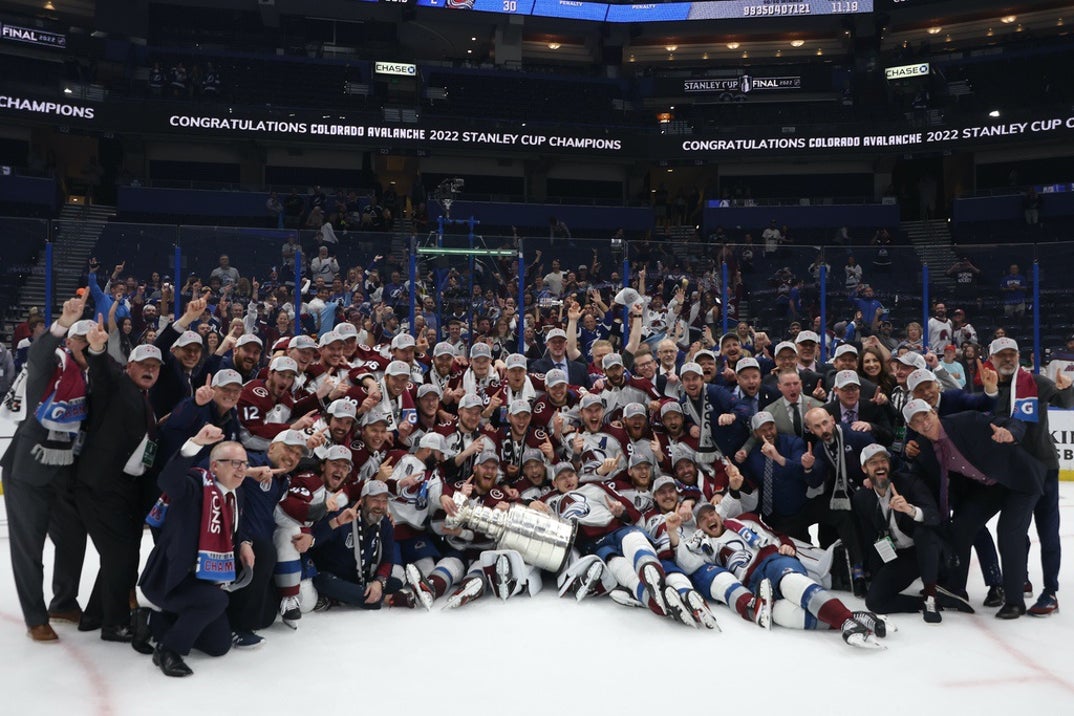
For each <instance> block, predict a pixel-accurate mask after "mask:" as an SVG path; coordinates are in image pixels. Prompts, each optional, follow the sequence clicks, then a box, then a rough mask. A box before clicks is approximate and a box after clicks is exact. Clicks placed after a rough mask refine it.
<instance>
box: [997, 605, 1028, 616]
mask: <svg viewBox="0 0 1074 716" xmlns="http://www.w3.org/2000/svg"><path fill="white" fill-rule="evenodd" d="M1025 613H1026V607H1025V605H1024V604H1004V605H1003V606H1002V607H1001V608H1000V610H999V611H998V612H996V619H1017V618H1018V617H1020V616H1022V615H1023V614H1025Z"/></svg>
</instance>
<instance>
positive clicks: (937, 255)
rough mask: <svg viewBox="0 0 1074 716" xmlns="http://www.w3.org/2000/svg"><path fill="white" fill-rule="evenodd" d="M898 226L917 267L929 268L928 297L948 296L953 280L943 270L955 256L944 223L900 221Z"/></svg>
mask: <svg viewBox="0 0 1074 716" xmlns="http://www.w3.org/2000/svg"><path fill="white" fill-rule="evenodd" d="M899 226H900V228H901V229H902V231H903V233H905V234H906V235H907V236H908V237H909V238H910V242H911V243H912V244H913V246H914V252H915V253H916V254H917V257H918V258H919V259H920V260H921V263H923V264H928V266H929V290H930V293H932V294H933V295H934V296H935V295H938V293H937V292H939V293H944V294H947V293H950V291H951V290H952V289H953V288H954V286H955V280H954V278H952V277H950V276H948V275H947V269H949V268H951V265H952V264H953V263H955V261H957V260H958V255H957V254H956V253H955V247H954V242H953V241H952V239H951V229H950V225H949V224H948V222H947V220H946V219H932V220H925V221H903V222H902V223H901V224H900V225H899Z"/></svg>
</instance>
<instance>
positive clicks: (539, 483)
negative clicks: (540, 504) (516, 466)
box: [511, 448, 573, 504]
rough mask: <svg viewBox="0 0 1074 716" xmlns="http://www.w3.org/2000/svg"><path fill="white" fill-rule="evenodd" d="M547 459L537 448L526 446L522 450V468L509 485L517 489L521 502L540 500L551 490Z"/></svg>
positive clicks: (527, 502)
mask: <svg viewBox="0 0 1074 716" xmlns="http://www.w3.org/2000/svg"><path fill="white" fill-rule="evenodd" d="M547 460H548V458H547V457H546V456H545V454H544V453H542V452H541V451H540V450H538V449H537V448H526V450H524V451H523V452H522V470H521V471H520V472H519V475H518V478H517V479H516V480H515V481H514V482H513V483H511V487H512V488H514V489H515V490H517V491H518V499H519V500H521V501H522V502H523V503H525V504H529V503H531V502H533V501H534V500H540V499H541V498H542V497H544V496H545V495H547V494H548V493H550V492H552V484H551V482H552V481H551V479H550V475H551V470H550V469H549V468H548V465H547ZM567 464H570V463H567ZM572 468H573V466H572Z"/></svg>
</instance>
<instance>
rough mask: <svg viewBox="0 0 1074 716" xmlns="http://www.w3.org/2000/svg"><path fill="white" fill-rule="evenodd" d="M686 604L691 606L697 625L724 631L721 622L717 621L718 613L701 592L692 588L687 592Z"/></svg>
mask: <svg viewBox="0 0 1074 716" xmlns="http://www.w3.org/2000/svg"><path fill="white" fill-rule="evenodd" d="M686 606H687V607H689V608H690V611H691V613H692V614H693V617H694V622H695V624H696V625H697V626H702V627H705V628H706V629H712V630H713V631H722V629H720V625H719V623H718V622H717V621H716V615H715V614H713V613H712V610H711V609H709V605H708V602H706V601H705V598H704V597H703V596H701V593H700V592H697V591H694V590H693V589H691V590H690V591H689V592H687V593H686Z"/></svg>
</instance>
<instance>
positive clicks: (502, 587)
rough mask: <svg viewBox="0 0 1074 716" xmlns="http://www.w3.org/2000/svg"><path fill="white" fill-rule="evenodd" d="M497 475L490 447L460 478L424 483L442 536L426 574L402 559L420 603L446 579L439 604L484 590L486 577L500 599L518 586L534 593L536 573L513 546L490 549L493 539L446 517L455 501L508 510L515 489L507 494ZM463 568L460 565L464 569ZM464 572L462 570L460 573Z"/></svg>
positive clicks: (428, 601)
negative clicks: (437, 553) (468, 473)
mask: <svg viewBox="0 0 1074 716" xmlns="http://www.w3.org/2000/svg"><path fill="white" fill-rule="evenodd" d="M499 477H500V458H499V456H498V455H497V454H496V453H495V452H492V451H490V450H486V451H484V452H481V453H480V454H479V455H478V456H477V458H476V459H475V461H474V469H473V474H472V475H471V476H470V477H469V478H467V479H466V480H459V481H456V482H448V481H446V480H440V479H438V480H436V481H435V482H433V483H432V484H431V485H430V488H429V502H430V504H431V505H437V506H438V507H437V508H436V511H435V513H433V514H432V515H431V526H432V528H433V531H434V532H435V533H436V534H437V535H439V536H441V537H442V538H443V546H442V547H441V550H440V553H441V554H442V555H443V558H442V559H441V560H440V561H439V562H437V563H436V566H435V567H434V568H433V570H432V572H431V574H430V575H429V577H428V578H426V577H424V576H422V574H421V572H420V571H418V569H417V568H416V567H415V566H414V565H407V570H406V576H407V581H408V582H410V584H411V586H412V587H413V588H414V589H415V591H416V592H417V595H418V598H419V599H421V602H422V604H423V605H424V606H425V608H426V609H430V608H432V604H433V601H434V600H435V599H436V598H438V597H440V596H442V595H444V594H446V593H447V591H448V590H449V589H451V587H452V585H453V584H455V583H456V582H458V586H457V587H456V588H455V590H454V591H453V592H452V593H451V594H450V595H449V596H448V600H447V603H446V604H445V605H444V608H445V609H453V608H455V607H461V606H462V605H463V604H467V603H469V602H472V601H474V600H475V599H479V598H480V597H481V596H482V595H484V594H485V591H486V588H485V585H486V581H487V583H488V585H489V587H490V588H491V589H492V591H493V593H494V594H496V596H498V597H500V599H507V598H509V597H511V596H514V595H515V594H518V593H520V592H522V591H527V592H528V593H529V594H531V595H532V594H536V593H537V592H539V591H540V589H541V573H540V570H538V569H537V568H536V567H533V566H530V565H528V564H526V563H525V562H524V561H523V559H522V556H521V555H520V554H518V553H517V552H515V551H514V550H498V549H496V540H494V539H492V538H490V537H487V536H485V535H483V534H479V533H477V532H475V531H474V530H471V529H468V528H464V527H461V526H458V525H456V524H455V523H454V522H453V521H452V519H451V518H452V517H453V516H455V515H456V514H458V511H459V506H460V504H464V503H465V502H466V501H469V502H471V503H472V504H475V505H478V506H482V507H488V508H491V509H496V510H508V509H510V507H511V505H512V504H514V503H515V502H517V497H515V496H513V495H517V492H514V491H512V492H511V493H510V494H509V493H507V492H506V491H504V490H503V489H501V488H500V487H498V486H497V482H498V480H499ZM464 570H466V571H465V572H464ZM464 575H465V576H464Z"/></svg>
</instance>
